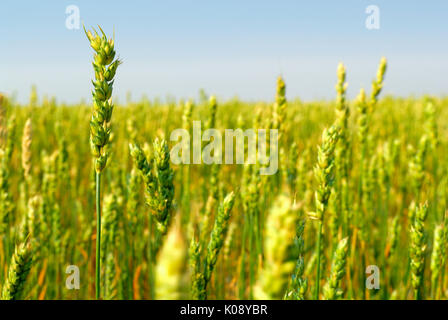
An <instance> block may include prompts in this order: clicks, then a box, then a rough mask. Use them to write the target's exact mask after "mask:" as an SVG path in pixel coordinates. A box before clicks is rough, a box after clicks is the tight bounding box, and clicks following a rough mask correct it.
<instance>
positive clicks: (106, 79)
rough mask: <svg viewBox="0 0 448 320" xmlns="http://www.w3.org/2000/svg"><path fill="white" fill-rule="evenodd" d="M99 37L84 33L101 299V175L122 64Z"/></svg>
mask: <svg viewBox="0 0 448 320" xmlns="http://www.w3.org/2000/svg"><path fill="white" fill-rule="evenodd" d="M98 28H99V29H100V31H101V35H99V34H98V32H97V31H96V30H95V29H94V30H93V33H94V34H93V33H92V32H91V31H86V30H85V28H84V31H85V33H86V35H87V38H88V39H89V41H90V45H91V46H92V48H93V50H94V51H95V54H94V58H93V69H94V71H95V80H94V81H92V83H93V87H94V90H93V91H92V97H93V113H92V118H91V120H90V148H91V151H92V154H93V157H94V158H95V172H96V179H95V181H96V214H97V234H96V269H95V273H96V290H95V292H96V298H97V299H99V298H100V270H101V269H100V261H101V260H100V247H101V187H100V186H101V172H102V171H103V170H104V168H105V167H106V164H107V157H108V153H107V148H106V146H107V144H108V143H109V138H110V133H111V129H110V120H111V118H112V111H113V109H114V106H113V104H112V99H111V97H112V86H113V83H114V77H115V72H116V71H117V67H118V66H119V65H120V64H121V61H120V60H119V59H115V61H114V58H115V50H114V40H113V39H108V38H107V37H106V35H105V34H104V32H103V30H102V29H101V28H100V27H98Z"/></svg>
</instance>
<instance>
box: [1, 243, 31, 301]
mask: <svg viewBox="0 0 448 320" xmlns="http://www.w3.org/2000/svg"><path fill="white" fill-rule="evenodd" d="M32 259H33V256H32V250H31V245H30V244H29V243H28V242H23V243H21V244H20V245H18V246H16V249H15V252H14V255H13V256H12V261H11V265H10V267H9V271H8V277H7V278H6V282H5V284H4V285H3V291H2V300H17V299H20V298H21V294H22V293H23V288H24V285H25V282H26V279H27V277H28V274H29V272H30V269H31V264H32Z"/></svg>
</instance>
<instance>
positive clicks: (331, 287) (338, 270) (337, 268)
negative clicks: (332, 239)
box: [323, 238, 348, 300]
mask: <svg viewBox="0 0 448 320" xmlns="http://www.w3.org/2000/svg"><path fill="white" fill-rule="evenodd" d="M347 241H348V238H344V239H342V240H341V241H339V243H338V246H337V248H336V251H335V253H334V256H333V262H332V266H331V274H330V278H329V279H328V282H327V283H326V285H325V286H324V288H323V292H324V297H325V299H327V300H335V299H338V298H341V297H342V295H343V291H342V289H341V280H342V278H343V277H344V275H345V264H346V263H347V250H348V246H347Z"/></svg>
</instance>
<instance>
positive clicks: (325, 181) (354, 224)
mask: <svg viewBox="0 0 448 320" xmlns="http://www.w3.org/2000/svg"><path fill="white" fill-rule="evenodd" d="M99 37H100V38H101V36H99ZM105 39H106V38H105ZM89 40H90V41H91V42H92V47H94V49H95V43H94V42H95V39H94V38H93V36H92V35H91V34H90V36H89ZM100 42H101V41H100ZM100 44H101V43H100ZM110 44H111V43H110V42H107V40H105V42H104V43H102V44H101V45H104V46H107V45H110ZM97 49H98V50H96V49H95V51H97V52H100V54H101V52H103V54H104V51H101V50H103V49H101V48H97ZM109 49H110V48H109ZM109 49H107V50H109ZM107 50H106V51H107ZM112 50H113V43H112ZM98 59H99V60H95V61H96V64H95V65H94V67H95V72H96V75H95V76H96V81H95V82H94V86H95V90H94V93H93V98H94V107H92V105H91V104H89V103H80V104H77V105H63V104H57V103H56V102H55V100H54V99H39V97H38V96H37V92H36V89H33V91H32V94H31V97H30V102H29V104H26V105H20V104H19V103H17V102H15V101H14V99H12V98H8V97H6V96H4V95H2V96H1V97H0V108H1V109H0V157H1V161H0V286H1V293H2V294H1V297H2V298H4V299H93V298H95V297H100V298H102V299H185V298H186V299H189V298H191V299H292V300H302V299H446V298H448V277H447V265H446V253H447V242H448V232H447V225H446V220H445V217H446V214H445V213H446V210H447V206H448V156H447V153H446V152H445V150H446V148H447V147H448V127H447V125H446V121H444V119H446V118H447V117H448V112H447V107H448V99H447V98H441V97H430V96H426V97H422V98H418V99H417V98H396V97H392V96H385V97H382V96H381V89H382V87H383V86H387V81H385V79H386V76H385V73H386V61H385V60H384V59H383V60H382V61H381V63H380V66H379V71H378V74H377V75H376V76H375V77H374V80H373V82H372V87H371V88H365V90H364V89H361V88H356V89H357V90H358V89H359V90H360V94H359V96H358V98H357V99H356V100H354V101H350V100H348V99H347V98H346V88H347V85H346V80H345V79H346V72H347V74H348V75H349V73H350V72H349V69H348V70H347V71H346V69H345V67H344V66H343V65H342V64H341V65H340V66H339V67H338V69H337V72H335V80H334V82H335V84H336V90H335V100H334V101H315V102H307V103H305V102H301V101H300V100H299V99H295V100H292V99H287V82H286V85H285V82H284V80H283V79H282V78H279V79H278V81H277V91H276V90H275V87H274V86H273V93H272V96H273V98H274V97H275V101H274V102H258V103H248V102H244V101H240V100H238V99H233V100H228V101H221V100H220V99H216V98H215V97H206V96H204V95H202V96H201V98H199V99H197V100H189V101H171V102H166V103H162V102H160V101H156V100H155V101H149V100H147V99H142V100H141V101H136V102H132V101H128V103H126V104H116V105H115V106H114V107H113V106H112V105H111V104H110V100H109V98H110V96H111V93H112V82H111V81H112V79H113V77H114V75H115V70H116V69H117V67H118V65H119V64H120V62H119V61H118V60H115V62H113V59H114V57H113V55H112V54H109V56H108V57H107V59H105V60H101V58H98ZM86 63H88V61H86ZM111 63H112V64H111ZM109 64H111V65H110V67H107V65H109ZM391 67H393V66H391ZM107 68H109V69H107ZM110 69H113V70H112V71H113V74H104V73H105V72H106V73H107V72H109V70H110ZM335 69H336V68H335ZM335 71H336V70H335ZM116 77H118V78H119V71H118V72H117V75H116ZM273 80H275V79H273ZM86 81H89V75H86ZM273 83H275V82H274V81H273ZM332 89H333V88H328V90H332ZM109 90H110V92H109ZM112 108H113V110H114V112H113V118H111V115H112ZM92 110H93V117H92ZM193 121H201V123H202V131H205V130H206V129H213V128H215V129H217V130H218V131H219V132H222V133H224V130H225V129H236V128H241V129H243V130H245V129H249V128H255V129H278V130H279V135H278V146H277V145H275V144H274V143H273V141H268V143H269V144H270V152H271V153H273V152H278V154H279V169H278V171H277V172H276V173H275V174H273V175H261V174H260V170H259V169H260V168H262V167H263V166H266V165H265V164H262V163H258V162H257V163H256V164H248V163H246V164H211V165H209V164H205V163H204V162H202V163H200V164H182V163H181V164H179V163H175V161H173V159H171V154H170V150H171V149H172V147H173V146H174V145H175V144H176V143H177V141H172V139H170V136H171V133H172V132H173V130H175V129H179V128H183V129H185V130H186V132H187V133H191V132H192V130H193V127H194V125H193ZM89 141H90V142H89ZM199 144H201V146H204V145H205V143H203V142H199ZM191 149H193V141H191V145H188V146H187V150H191ZM246 150H247V148H246ZM92 151H93V158H92ZM215 152H216V150H215ZM226 152H227V150H226ZM212 155H213V156H214V155H215V154H212ZM191 157H194V154H192V155H191ZM187 158H190V155H187ZM100 174H101V175H100ZM100 177H101V179H100ZM99 190H101V197H100V195H99ZM97 196H98V197H97ZM100 200H101V201H100ZM97 205H98V206H99V205H101V208H97ZM99 209H101V210H99ZM97 212H101V216H102V223H101V224H97V218H98V216H97ZM98 222H99V219H98ZM99 234H101V242H100V241H98V242H97V240H98V238H97V236H98V235H99ZM96 268H98V269H97V270H96ZM78 269H79V274H78V273H77V270H78ZM96 272H98V273H96ZM78 280H79V287H78ZM95 282H97V283H95ZM96 290H97V291H96Z"/></svg>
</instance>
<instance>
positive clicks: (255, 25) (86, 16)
mask: <svg viewBox="0 0 448 320" xmlns="http://www.w3.org/2000/svg"><path fill="white" fill-rule="evenodd" d="M72 4H73V5H77V6H78V7H79V9H80V15H81V21H82V22H84V24H85V25H86V26H87V27H88V26H95V25H97V24H99V25H101V26H102V27H103V29H104V30H105V31H106V33H108V34H112V33H113V31H114V30H115V39H116V50H117V52H118V54H119V56H120V57H121V58H122V59H123V61H124V63H123V65H122V66H120V68H119V70H118V72H117V80H116V82H115V89H114V94H116V95H117V96H118V97H119V99H120V100H121V101H124V98H125V96H126V92H128V91H131V93H132V97H133V98H134V99H138V98H140V97H141V95H142V94H146V95H147V96H148V97H150V98H154V97H161V98H163V97H165V96H166V95H168V94H170V95H174V96H175V97H177V98H181V97H183V98H188V97H197V93H198V91H199V89H200V88H204V89H205V90H206V92H208V93H214V94H216V95H217V96H218V97H220V98H223V99H227V98H231V97H233V96H235V95H238V96H239V97H241V98H243V99H246V100H261V99H263V100H272V99H273V97H274V92H275V79H276V77H277V75H279V74H282V75H283V76H284V78H285V80H286V83H287V95H288V97H289V98H293V97H300V98H301V99H303V100H312V99H332V98H333V97H334V83H335V78H336V67H337V64H338V62H339V61H343V62H344V63H345V64H346V66H347V72H348V75H347V81H348V83H349V90H348V93H349V96H351V97H353V96H355V95H356V93H357V92H358V91H359V89H360V88H361V87H370V81H371V79H372V78H373V77H374V76H375V74H376V67H377V64H378V62H379V60H380V58H381V56H383V55H384V56H386V57H387V58H388V60H389V69H388V73H387V80H386V84H385V89H384V91H385V93H390V94H396V95H401V96H407V95H421V94H424V93H429V94H436V95H443V94H447V93H448V41H447V40H448V1H446V0H437V1H436V0H433V1H431V0H429V1H409V0H408V1H404V0H394V1H390V0H389V1H386V0H382V1H379V0H378V1H373V0H370V1H364V0H344V1H342V0H341V1H334V0H327V1H324V0H315V1H297V0H296V1H282V0H278V1H263V0H257V1H252V0H248V1H234V0H226V1H210V0H209V1H205V0H200V1H199V0H197V1H186V0H184V1H170V0H167V1H121V2H118V1H101V0H96V1H75V0H72V1H61V0H57V1H56V0H53V1H49V0H47V1H27V2H25V1H20V0H15V1H11V0H2V1H1V3H0V39H2V45H1V47H0V48H1V49H0V91H1V92H6V93H7V94H11V93H13V92H16V93H17V97H18V100H19V101H22V102H23V101H27V100H28V95H29V91H30V87H31V85H32V84H36V85H37V88H38V93H39V96H40V97H42V96H43V94H48V95H50V96H53V95H54V96H56V97H57V99H58V101H65V102H68V103H71V102H78V101H79V100H80V99H81V98H86V99H90V89H91V83H90V78H92V76H93V74H92V67H91V63H90V61H91V57H92V50H91V48H90V47H89V45H88V42H87V40H86V38H85V35H84V34H83V31H82V28H81V29H80V30H68V29H67V28H66V27H65V20H66V17H67V15H66V13H65V9H66V7H67V6H68V5H72ZM372 4H373V5H377V6H378V7H379V8H380V30H367V29H366V28H365V20H366V18H367V14H366V13H365V9H366V7H367V6H368V5H372Z"/></svg>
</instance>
